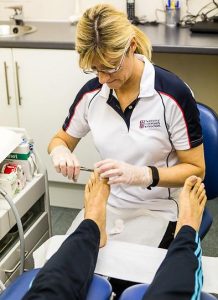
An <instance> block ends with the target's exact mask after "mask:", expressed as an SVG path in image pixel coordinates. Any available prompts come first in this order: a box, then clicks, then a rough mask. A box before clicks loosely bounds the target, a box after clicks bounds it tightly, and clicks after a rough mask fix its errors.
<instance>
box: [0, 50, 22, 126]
mask: <svg viewBox="0 0 218 300" xmlns="http://www.w3.org/2000/svg"><path fill="white" fill-rule="evenodd" d="M13 67H14V66H13V61H12V50H11V49H7V48H5V49H4V48H1V49H0V126H10V127H16V126H18V119H17V109H16V98H15V88H14V76H13Z"/></svg>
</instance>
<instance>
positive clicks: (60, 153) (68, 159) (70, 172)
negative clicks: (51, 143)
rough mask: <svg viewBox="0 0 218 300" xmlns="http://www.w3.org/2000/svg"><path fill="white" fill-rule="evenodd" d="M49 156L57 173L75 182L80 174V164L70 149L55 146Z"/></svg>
mask: <svg viewBox="0 0 218 300" xmlns="http://www.w3.org/2000/svg"><path fill="white" fill-rule="evenodd" d="M50 156H51V158H52V161H53V165H54V167H55V169H56V171H57V172H58V173H61V174H62V175H63V176H65V177H68V179H72V180H73V181H75V182H76V181H77V179H78V177H79V173H80V164H79V161H78V160H77V158H76V155H75V154H73V153H72V152H71V151H70V149H68V148H67V147H65V146H63V145H60V146H57V147H55V148H54V149H53V150H52V151H51V153H50Z"/></svg>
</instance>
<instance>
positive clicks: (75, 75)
mask: <svg viewBox="0 0 218 300" xmlns="http://www.w3.org/2000/svg"><path fill="white" fill-rule="evenodd" d="M0 51H2V53H5V57H6V58H7V59H6V58H5V61H6V63H7V65H8V66H10V65H12V68H11V69H13V71H14V72H13V74H11V73H10V72H9V68H8V76H9V75H10V85H9V93H10V95H11V96H12V99H11V103H12V104H13V105H11V106H10V105H8V104H7V97H6V89H5V87H4V97H3V98H4V106H3V109H1V111H0V120H3V121H4V124H2V122H1V121H0V125H5V122H6V121H7V117H8V114H9V111H10V110H12V107H13V114H14V116H16V113H17V119H16V118H15V121H17V124H18V126H20V127H24V128H26V130H27V132H28V133H29V135H30V136H31V137H32V138H33V140H34V141H35V142H36V144H37V148H38V152H39V156H40V157H41V159H42V160H43V163H44V164H45V165H46V168H47V170H48V178H49V180H52V181H59V182H69V181H68V180H67V179H66V178H64V177H63V176H61V175H60V174H57V173H56V172H55V171H54V169H53V166H52V164H51V161H50V158H49V156H48V154H47V146H48V142H49V141H50V139H51V138H52V136H53V135H54V134H55V133H56V131H57V130H58V129H59V128H60V127H61V126H62V124H63V121H64V119H65V117H66V116H67V114H68V109H69V107H70V105H71V104H72V101H73V100H74V97H75V95H76V94H77V92H78V91H79V89H80V88H81V87H82V85H83V84H84V83H85V82H86V81H87V80H88V79H90V77H89V76H88V75H86V74H84V73H83V72H82V71H81V70H80V68H79V65H78V56H77V53H76V51H73V50H44V49H12V50H11V49H0ZM1 60H2V56H1ZM3 62H4V60H3ZM10 71H11V70H10ZM1 76H4V71H1ZM3 82H5V80H3ZM5 86H6V85H5ZM1 90H3V88H1ZM1 101H2V100H1ZM1 105H3V104H1ZM11 114H12V113H11ZM13 122H14V118H12V119H11V116H10V120H8V121H7V124H6V125H7V126H13V125H14V123H13ZM76 152H77V154H78V157H79V159H80V162H81V164H82V165H85V166H86V167H92V166H93V163H94V162H95V161H97V160H98V159H99V156H98V154H97V152H96V150H95V148H94V146H93V143H92V140H91V137H90V136H87V137H86V139H84V140H83V141H82V142H80V143H79V146H78V149H77V150H76ZM81 175H82V176H81V177H80V180H79V183H85V182H86V181H87V178H88V176H89V174H81Z"/></svg>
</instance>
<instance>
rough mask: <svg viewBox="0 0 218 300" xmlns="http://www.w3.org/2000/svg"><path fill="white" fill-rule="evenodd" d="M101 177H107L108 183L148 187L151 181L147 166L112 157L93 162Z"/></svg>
mask: <svg viewBox="0 0 218 300" xmlns="http://www.w3.org/2000/svg"><path fill="white" fill-rule="evenodd" d="M95 168H97V171H98V172H99V174H100V176H101V178H108V179H109V180H108V184H117V183H124V184H129V185H137V186H143V187H148V186H149V185H150V184H151V183H152V182H153V178H152V172H151V169H150V168H149V167H146V166H144V167H139V166H133V165H130V164H127V163H125V162H120V161H116V160H113V159H105V160H102V161H99V162H97V163H96V164H95Z"/></svg>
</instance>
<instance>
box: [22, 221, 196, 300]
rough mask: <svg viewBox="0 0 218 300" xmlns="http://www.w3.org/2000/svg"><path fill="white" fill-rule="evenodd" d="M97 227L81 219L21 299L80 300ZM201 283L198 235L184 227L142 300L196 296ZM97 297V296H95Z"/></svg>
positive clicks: (90, 265)
mask: <svg viewBox="0 0 218 300" xmlns="http://www.w3.org/2000/svg"><path fill="white" fill-rule="evenodd" d="M98 246H99V230H98V227H97V225H96V224H95V223H94V222H93V221H92V220H84V221H83V222H82V223H81V224H80V226H79V227H78V228H77V229H76V231H75V232H74V233H73V234H71V235H70V236H69V237H68V238H67V239H66V240H65V242H64V243H63V244H62V246H61V247H60V248H59V250H58V251H57V252H56V253H55V254H54V255H53V256H52V257H51V259H50V260H49V261H48V262H47V263H46V264H45V266H44V267H43V268H42V269H41V271H40V272H39V273H38V275H37V277H36V278H35V280H34V282H33V285H32V287H31V289H30V290H29V292H28V293H27V294H26V295H25V296H24V298H23V300H30V299H31V300H34V299H37V300H39V299H40V300H43V299H46V300H57V299H61V300H65V299H66V300H69V299H73V300H74V299H75V300H83V299H85V298H86V293H87V291H88V288H89V284H90V282H91V279H92V276H93V272H94V269H95V265H96V261H97V255H98ZM201 286H202V270H201V247H200V242H199V238H198V235H197V234H196V232H195V231H194V230H193V229H192V228H191V227H189V226H184V227H183V228H182V229H181V230H180V232H179V233H178V235H177V237H176V238H175V240H174V241H173V242H172V243H171V245H170V247H169V250H168V253H167V255H166V258H165V259H164V261H163V262H162V264H161V266H160V267H159V269H158V271H157V273H156V275H155V278H154V280H153V282H152V283H151V284H150V287H149V289H148V291H147V293H146V295H145V296H144V298H143V299H144V300H154V299H155V300H158V299H161V300H171V299H172V300H178V299H179V300H191V298H192V296H193V295H195V296H196V298H192V299H198V295H199V293H200V289H201ZM96 300H98V299H96Z"/></svg>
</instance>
